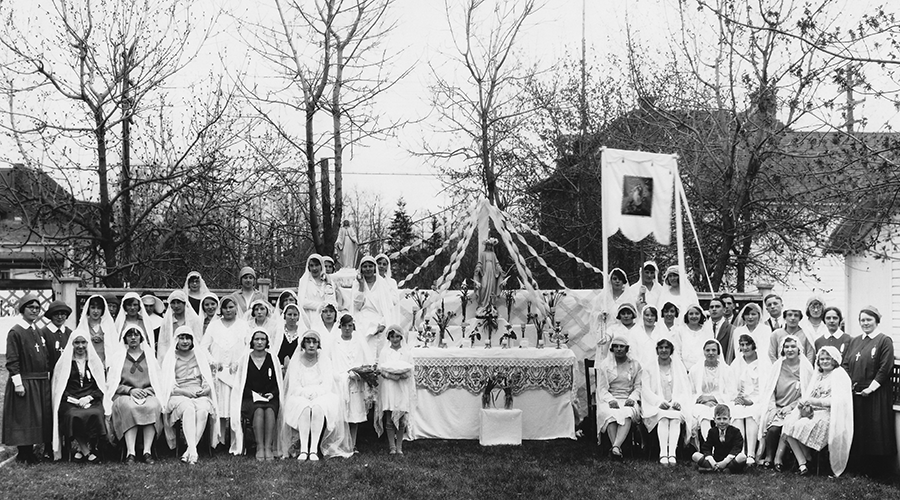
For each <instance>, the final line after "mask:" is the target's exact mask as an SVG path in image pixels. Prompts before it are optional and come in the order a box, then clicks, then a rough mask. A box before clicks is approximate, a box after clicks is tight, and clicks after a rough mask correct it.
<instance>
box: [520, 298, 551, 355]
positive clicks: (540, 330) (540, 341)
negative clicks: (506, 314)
mask: <svg viewBox="0 0 900 500" xmlns="http://www.w3.org/2000/svg"><path fill="white" fill-rule="evenodd" d="M538 319H540V321H538ZM525 322H526V323H531V324H532V325H534V332H535V334H536V335H537V340H536V344H537V345H536V346H535V347H537V348H538V349H540V348H542V347H544V327H545V326H546V325H547V318H543V319H541V318H540V316H538V314H537V313H534V314H532V312H531V301H528V307H527V313H526V314H525ZM522 335H523V336H524V335H525V325H522Z"/></svg>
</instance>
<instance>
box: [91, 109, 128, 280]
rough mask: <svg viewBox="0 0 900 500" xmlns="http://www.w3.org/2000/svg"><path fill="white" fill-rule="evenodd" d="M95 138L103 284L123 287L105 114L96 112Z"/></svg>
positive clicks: (99, 242)
mask: <svg viewBox="0 0 900 500" xmlns="http://www.w3.org/2000/svg"><path fill="white" fill-rule="evenodd" d="M94 122H95V123H96V125H97V126H96V128H95V129H94V138H95V139H96V141H97V181H98V183H99V188H100V202H99V208H100V241H98V242H97V243H98V245H97V246H98V247H99V250H100V252H101V254H102V256H103V264H104V268H105V272H104V276H103V283H104V284H105V285H106V286H108V287H118V286H121V285H122V278H121V276H120V275H119V273H117V272H116V271H117V268H118V261H117V259H116V234H115V231H114V230H113V223H114V218H113V210H112V205H110V203H109V179H108V170H107V164H106V125H105V120H104V119H103V113H102V112H100V111H99V110H95V111H94Z"/></svg>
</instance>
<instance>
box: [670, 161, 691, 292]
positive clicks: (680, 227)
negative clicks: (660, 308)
mask: <svg viewBox="0 0 900 500" xmlns="http://www.w3.org/2000/svg"><path fill="white" fill-rule="evenodd" d="M674 174H675V175H674V176H673V179H672V182H673V186H672V187H673V188H674V190H675V245H676V247H677V251H678V270H679V273H678V281H679V283H678V289H679V290H687V287H686V286H685V284H686V283H687V282H688V277H687V269H686V268H685V263H684V234H683V233H684V223H683V222H682V221H681V196H679V189H678V187H679V186H680V185H681V176H680V174H679V173H678V163H676V164H675V172H674Z"/></svg>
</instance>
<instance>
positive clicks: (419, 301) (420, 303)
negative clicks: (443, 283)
mask: <svg viewBox="0 0 900 500" xmlns="http://www.w3.org/2000/svg"><path fill="white" fill-rule="evenodd" d="M429 295H430V292H428V291H427V290H419V287H416V288H413V289H412V291H411V292H408V293H407V294H406V298H407V299H413V302H414V303H415V307H414V308H413V315H415V311H416V308H418V310H419V312H420V313H421V315H422V320H423V321H424V320H425V304H426V303H427V302H428V296H429ZM413 319H415V317H414V318H413Z"/></svg>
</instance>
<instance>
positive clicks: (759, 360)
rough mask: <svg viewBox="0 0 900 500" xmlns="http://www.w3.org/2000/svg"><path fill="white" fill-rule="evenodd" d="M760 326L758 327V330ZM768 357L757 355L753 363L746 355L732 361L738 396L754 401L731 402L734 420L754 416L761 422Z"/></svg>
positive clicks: (753, 417)
mask: <svg viewBox="0 0 900 500" xmlns="http://www.w3.org/2000/svg"><path fill="white" fill-rule="evenodd" d="M758 329H759V328H757V330H758ZM765 361H768V358H765V355H762V356H757V357H756V360H754V361H753V362H752V363H747V362H746V361H745V360H744V356H743V355H742V356H740V357H737V358H735V359H734V362H732V363H731V367H732V369H734V371H735V380H736V383H737V395H736V396H735V397H737V396H743V397H744V398H746V399H749V400H750V401H752V402H753V404H752V405H750V406H745V405H738V404H734V403H733V401H731V402H729V405H728V406H730V407H731V418H732V419H734V420H738V419H742V418H752V419H754V420H756V421H757V423H758V422H759V419H760V417H761V415H762V412H763V410H764V409H765V405H764V404H763V402H762V395H761V392H762V391H761V385H760V384H762V382H764V381H765V380H766V375H767V374H768V370H767V368H768V363H766V362H765Z"/></svg>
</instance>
